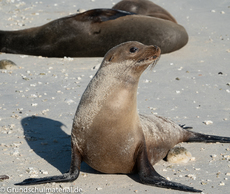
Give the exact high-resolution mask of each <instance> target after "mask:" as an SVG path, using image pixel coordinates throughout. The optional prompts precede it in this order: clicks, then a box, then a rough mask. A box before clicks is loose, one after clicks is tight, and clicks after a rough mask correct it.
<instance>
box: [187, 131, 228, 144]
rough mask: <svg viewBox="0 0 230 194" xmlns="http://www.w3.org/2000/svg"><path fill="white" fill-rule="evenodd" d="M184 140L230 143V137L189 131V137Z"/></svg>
mask: <svg viewBox="0 0 230 194" xmlns="http://www.w3.org/2000/svg"><path fill="white" fill-rule="evenodd" d="M186 142H205V143H216V142H219V143H230V137H223V136H215V135H205V134H202V133H196V132H190V137H189V139H188V140H187V141H186Z"/></svg>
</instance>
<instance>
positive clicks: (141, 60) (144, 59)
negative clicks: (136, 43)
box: [137, 55, 160, 70]
mask: <svg viewBox="0 0 230 194" xmlns="http://www.w3.org/2000/svg"><path fill="white" fill-rule="evenodd" d="M159 59H160V55H159V56H157V55H153V56H150V57H146V58H142V59H139V60H138V61H137V62H138V63H149V62H151V61H152V63H149V64H148V66H150V69H151V70H152V69H153V67H154V66H155V65H156V64H157V62H158V61H159Z"/></svg>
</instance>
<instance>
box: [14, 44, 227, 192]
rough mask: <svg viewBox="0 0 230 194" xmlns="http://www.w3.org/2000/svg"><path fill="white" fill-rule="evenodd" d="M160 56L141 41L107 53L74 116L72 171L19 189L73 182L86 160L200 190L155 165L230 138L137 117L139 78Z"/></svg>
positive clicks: (172, 186) (145, 178)
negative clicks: (185, 148) (171, 154)
mask: <svg viewBox="0 0 230 194" xmlns="http://www.w3.org/2000/svg"><path fill="white" fill-rule="evenodd" d="M159 56H160V48H159V47H157V46H146V45H143V44H141V43H139V42H126V43H123V44H120V45H118V46H116V47H114V48H112V49H111V50H110V51H108V52H107V54H106V55H105V57H104V60H103V62H102V64H101V66H100V68H99V69H98V71H97V73H96V74H95V76H94V77H93V78H92V80H91V81H90V83H89V85H88V86H87V88H86V90H85V92H84V93H83V95H82V97H81V100H80V103H79V105H78V108H77V111H76V114H75V117H74V121H73V127H72V133H71V146H72V152H71V153H72V156H71V158H72V159H71V166H70V170H69V172H68V173H65V174H63V175H60V176H51V177H45V178H34V179H33V178H32V179H26V180H24V181H23V182H21V183H17V184H16V185H32V184H41V183H49V182H69V181H74V180H75V179H77V177H78V175H79V172H80V166H81V162H82V161H85V162H86V163H87V164H88V165H89V166H91V167H92V168H94V169H96V170H97V171H100V172H103V173H124V174H128V173H138V174H139V178H140V182H142V183H144V184H149V185H153V186H157V187H164V188H170V189H176V190H182V191H190V192H201V191H200V190H196V189H194V188H192V187H188V186H185V185H182V184H180V183H175V182H171V181H168V180H167V179H165V178H164V177H162V176H161V175H159V174H158V173H157V172H156V171H155V170H154V168H153V165H154V164H155V163H156V162H158V161H159V160H161V159H163V158H164V157H165V156H166V155H167V153H168V151H169V150H170V149H171V148H173V147H174V146H175V145H176V144H178V143H180V142H222V143H230V138H229V137H218V136H211V135H203V134H199V133H195V132H191V131H188V130H186V129H184V128H182V127H180V126H179V125H177V124H175V123H174V122H172V121H170V120H169V119H166V118H163V117H160V116H155V115H151V116H146V115H142V114H140V115H139V114H138V112H137V88H138V81H139V78H140V76H141V74H142V72H143V71H144V70H145V69H146V68H147V67H148V66H150V67H152V68H153V67H154V65H155V64H156V62H157V60H158V59H159Z"/></svg>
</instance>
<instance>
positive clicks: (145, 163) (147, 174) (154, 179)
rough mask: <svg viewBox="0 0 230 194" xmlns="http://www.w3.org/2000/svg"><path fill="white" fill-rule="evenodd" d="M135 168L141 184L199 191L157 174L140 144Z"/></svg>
mask: <svg viewBox="0 0 230 194" xmlns="http://www.w3.org/2000/svg"><path fill="white" fill-rule="evenodd" d="M136 162H137V170H138V174H139V177H140V180H141V182H142V183H143V184H147V185H153V186H156V187H162V188H166V189H174V190H179V191H188V192H194V193H200V192H202V191H201V190H197V189H194V188H193V187H189V186H186V185H183V184H180V183H176V182H172V181H168V180H167V179H165V178H164V177H162V176H161V175H159V174H158V173H157V172H156V171H155V169H154V168H153V166H152V165H151V164H150V162H149V160H148V157H147V152H146V148H145V147H144V146H143V147H142V146H141V147H140V148H139V152H138V155H137V161H136Z"/></svg>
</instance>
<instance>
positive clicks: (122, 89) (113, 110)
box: [74, 67, 138, 127]
mask: <svg viewBox="0 0 230 194" xmlns="http://www.w3.org/2000/svg"><path fill="white" fill-rule="evenodd" d="M109 68H110V67H108V68H105V70H103V69H101V70H100V71H98V72H97V73H96V75H95V76H94V78H93V79H92V80H91V82H90V83H89V85H88V86H87V88H86V90H85V92H84V94H83V95H82V98H81V100H80V103H79V106H78V109H77V112H76V115H75V119H74V120H75V124H81V127H89V126H90V125H91V124H92V122H93V120H94V119H95V117H96V116H97V115H98V113H99V112H100V113H101V112H103V110H106V112H107V113H108V115H107V116H108V117H110V118H111V117H115V118H118V117H119V115H121V114H120V113H121V112H122V115H126V114H130V113H131V112H132V114H133V113H134V114H136V110H137V107H136V106H137V99H136V94H137V87H138V80H136V81H135V82H134V81H133V80H131V81H130V78H128V79H127V77H123V76H125V74H123V70H122V69H119V71H118V70H116V71H115V70H114V69H113V67H111V69H109ZM119 72H120V73H119ZM126 76H127V73H126ZM104 118H105V117H104Z"/></svg>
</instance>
